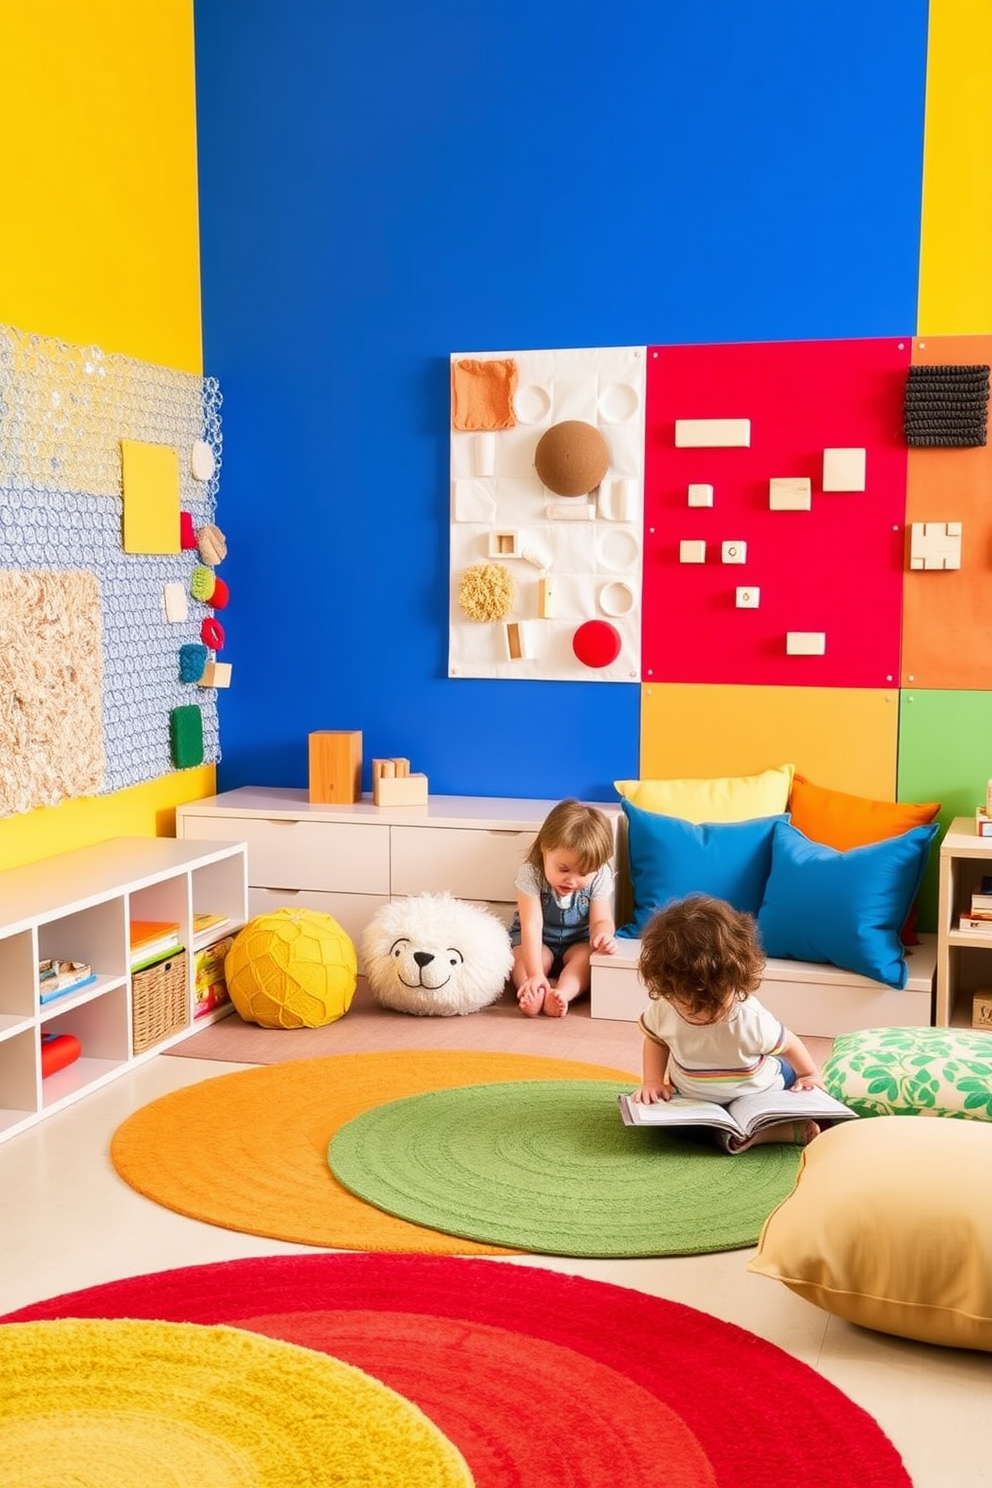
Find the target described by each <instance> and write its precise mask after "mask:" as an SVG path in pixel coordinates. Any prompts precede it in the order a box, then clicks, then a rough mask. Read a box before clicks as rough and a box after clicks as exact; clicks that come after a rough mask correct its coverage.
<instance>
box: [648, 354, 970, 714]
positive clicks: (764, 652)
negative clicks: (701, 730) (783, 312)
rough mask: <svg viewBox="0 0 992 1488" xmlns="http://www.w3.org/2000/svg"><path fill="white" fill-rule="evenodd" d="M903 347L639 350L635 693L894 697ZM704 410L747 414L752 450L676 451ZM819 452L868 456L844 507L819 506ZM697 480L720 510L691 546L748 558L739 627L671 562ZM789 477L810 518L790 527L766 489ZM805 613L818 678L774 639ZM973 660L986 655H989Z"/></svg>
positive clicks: (712, 582) (901, 546) (710, 568)
mask: <svg viewBox="0 0 992 1488" xmlns="http://www.w3.org/2000/svg"><path fill="white" fill-rule="evenodd" d="M911 345H912V343H911V338H910V337H908V336H907V337H903V338H902V339H901V341H900V340H899V339H897V338H896V337H891V338H866V339H864V340H850V341H808V342H766V343H741V344H737V345H723V346H712V345H711V346H659V347H649V348H648V360H647V396H646V402H645V461H646V470H645V483H644V491H645V498H644V500H645V510H644V549H643V572H644V575H645V583H644V588H643V595H642V597H641V622H642V623H641V677H642V679H643V680H644V681H645V682H648V681H651V682H668V683H676V682H679V683H687V684H690V683H691V684H697V685H707V684H713V683H721V684H735V683H739V684H746V685H752V686H755V685H764V686H775V685H778V686H794V685H795V679H796V676H797V674H799V673H800V672H801V671H802V669H803V668H804V667H805V668H806V680H809V673H810V670H815V673H816V680H817V683H818V684H819V685H823V686H832V687H869V688H884V687H887V686H895V685H897V684H898V680H899V657H900V633H901V609H902V589H903V581H904V576H905V572H906V561H907V560H906V537H905V523H906V468H907V458H908V451H907V448H906V444H905V439H904V437H903V432H902V427H903V425H902V411H903V410H902V405H903V396H904V392H905V385H906V372H907V368H908V365H909V359H910V355H911ZM971 360H974V358H971ZM714 390H716V391H714ZM715 396H718V397H719V404H718V406H717V410H716V411H717V412H720V411H721V410H723V409H729V410H730V411H731V412H736V411H737V410H746V411H747V414H748V417H749V419H750V423H751V430H752V433H753V443H752V445H747V446H737V447H734V446H731V447H725V448H719V447H711V448H709V449H708V450H707V451H706V463H705V465H701V464H700V451H699V450H698V449H693V448H690V447H686V448H681V447H679V446H678V445H677V444H676V443H675V441H674V438H673V429H674V426H675V423H676V421H677V420H678V419H681V416H682V413H683V411H690V412H693V413H695V412H696V411H706V410H707V409H710V408H712V407H713V403H714V397H715ZM827 449H831V450H835V449H858V450H864V452H865V459H866V468H867V465H868V464H870V466H871V473H872V476H871V481H870V482H868V483H867V489H866V490H865V491H864V492H863V493H861V494H859V495H858V497H857V505H856V507H855V506H854V505H853V504H852V502H851V501H848V500H843V499H834V498H831V499H829V500H823V499H821V498H820V495H819V491H818V486H819V479H820V471H819V469H818V468H817V469H816V470H815V473H814V470H813V469H812V468H811V460H812V461H813V462H815V463H816V464H817V465H818V463H819V459H820V456H821V454H822V451H824V450H827ZM922 453H933V452H930V451H923V452H922ZM942 453H943V452H942ZM947 453H951V454H954V453H956V452H955V451H950V452H947ZM701 477H702V478H703V479H705V480H706V481H707V482H709V483H712V485H713V488H714V491H716V490H719V493H720V500H719V503H718V507H717V506H715V507H714V509H713V511H712V512H700V513H698V514H697V517H696V519H695V520H694V521H693V529H694V530H693V533H692V535H693V537H694V538H697V539H698V540H700V541H703V540H705V541H707V542H708V543H710V544H714V543H715V544H716V547H717V554H719V553H720V552H721V548H722V543H723V541H724V540H725V539H726V535H727V534H728V533H730V534H732V535H733V539H734V541H735V542H738V543H742V544H746V553H747V577H748V579H749V580H750V581H751V585H752V586H753V587H754V588H758V589H760V590H761V605H760V608H759V609H758V610H756V611H755V612H754V613H753V614H752V615H750V616H749V617H748V621H747V624H746V625H744V624H742V623H741V617H740V614H739V612H738V609H737V606H736V604H735V602H734V588H733V586H728V584H727V568H726V567H725V566H723V565H722V564H721V563H719V562H708V563H705V564H703V565H700V566H695V567H692V566H689V565H687V564H686V563H684V562H681V561H677V560H678V559H679V558H680V553H679V544H680V541H681V540H682V538H683V534H684V533H685V530H686V526H687V522H686V491H687V489H688V486H689V485H690V483H692V482H695V481H698V480H699V479H700V478H701ZM800 477H802V478H803V479H805V478H807V477H810V478H811V480H810V484H811V487H814V486H815V487H817V492H816V500H815V501H811V506H810V508H809V509H807V510H804V511H803V513H802V516H801V518H789V517H787V516H785V515H783V513H782V511H775V510H772V509H771V507H770V505H769V494H770V487H769V481H770V479H773V478H774V479H783V480H784V479H786V478H788V479H790V480H791V479H799V478H800ZM803 499H805V490H804V491H803ZM717 510H718V511H719V519H720V520H719V527H718V528H715V527H714V525H713V523H714V521H715V518H716V515H717ZM990 511H992V501H990ZM934 515H935V516H939V517H943V516H944V511H943V510H941V511H939V512H936V513H935V514H934ZM947 515H948V516H951V517H954V516H961V517H962V518H964V514H963V513H954V512H950V513H948V514H947ZM697 522H698V525H697ZM969 545H970V543H969ZM987 551H992V541H990V543H989V546H988V549H987ZM714 556H716V555H714ZM841 576H842V577H843V582H840V578H841ZM947 587H950V586H947ZM852 594H856V595H857V596H858V603H856V604H855V603H852V602H851V598H850V596H851V595H852ZM811 600H812V601H813V603H814V609H813V613H814V614H815V616H816V623H817V625H818V627H819V629H820V630H822V631H824V632H827V633H829V637H830V645H829V647H828V648H827V651H826V653H825V655H823V656H822V657H820V658H818V659H817V660H816V661H815V662H814V661H812V660H809V661H805V662H804V661H803V660H801V659H799V658H794V657H790V656H788V655H787V654H786V650H785V646H784V644H783V637H784V636H785V634H786V632H787V631H790V630H793V629H795V628H796V625H797V617H802V616H804V615H807V614H809V612H810V606H811ZM988 608H989V613H990V617H992V605H990V606H989V607H988ZM798 623H802V621H801V618H800V619H799V620H798ZM984 654H985V655H986V656H988V655H990V654H992V643H990V644H989V645H988V646H987V647H986V649H985V653H984ZM986 685H987V684H986Z"/></svg>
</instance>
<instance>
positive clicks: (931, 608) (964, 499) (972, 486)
mask: <svg viewBox="0 0 992 1488" xmlns="http://www.w3.org/2000/svg"><path fill="white" fill-rule="evenodd" d="M965 363H992V336H926V337H923V338H921V339H918V340H916V341H914V343H913V365H914V366H924V365H927V366H946V365H948V364H962V365H963V364H965ZM913 522H960V523H961V526H962V534H961V567H960V568H959V569H933V570H931V569H925V570H918V569H911V568H910V567H909V541H910V531H909V529H910V526H911V524H912V523H913ZM902 685H903V687H924V688H945V689H950V690H957V691H968V690H972V689H987V688H990V687H992V445H984V446H982V447H980V448H977V449H941V448H926V449H915V448H914V449H910V451H909V470H908V474H907V488H906V569H905V574H904V577H903V633H902Z"/></svg>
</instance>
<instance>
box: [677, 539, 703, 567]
mask: <svg viewBox="0 0 992 1488" xmlns="http://www.w3.org/2000/svg"><path fill="white" fill-rule="evenodd" d="M679 562H680V563H705V562H706V544H705V543H704V542H700V541H698V539H696V538H694V537H684V538H683V539H682V541H681V542H680V543H679Z"/></svg>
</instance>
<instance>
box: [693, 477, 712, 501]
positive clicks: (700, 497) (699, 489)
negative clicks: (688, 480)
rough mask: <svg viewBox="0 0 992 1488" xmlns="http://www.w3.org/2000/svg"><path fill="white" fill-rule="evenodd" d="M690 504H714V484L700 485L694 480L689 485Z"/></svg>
mask: <svg viewBox="0 0 992 1488" xmlns="http://www.w3.org/2000/svg"><path fill="white" fill-rule="evenodd" d="M689 505H690V506H712V505H713V487H712V486H705V485H700V484H698V483H696V482H694V483H693V484H692V485H690V487H689Z"/></svg>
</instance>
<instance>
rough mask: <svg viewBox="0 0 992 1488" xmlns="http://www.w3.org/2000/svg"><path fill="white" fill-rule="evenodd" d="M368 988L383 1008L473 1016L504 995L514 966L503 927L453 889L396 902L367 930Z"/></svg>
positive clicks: (364, 954) (364, 938)
mask: <svg viewBox="0 0 992 1488" xmlns="http://www.w3.org/2000/svg"><path fill="white" fill-rule="evenodd" d="M361 940H362V960H363V964H364V969H365V975H366V978H367V980H368V984H369V988H370V990H371V992H372V995H373V997H374V998H375V1000H376V1002H378V1003H379V1005H380V1006H381V1007H388V1008H392V1009H394V1010H395V1011H396V1012H401V1013H414V1014H417V1015H419V1016H441V1017H450V1016H452V1015H453V1014H464V1013H475V1012H478V1011H479V1010H480V1008H484V1007H488V1006H489V1004H490V1003H493V1002H495V1001H496V1000H497V998H498V997H499V996H500V995H501V994H502V991H503V988H504V986H505V985H506V979H507V977H508V976H509V974H510V968H511V967H512V965H513V952H512V950H511V949H510V938H509V935H508V933H507V930H506V927H505V926H504V925H503V924H502V923H501V921H500V920H498V919H497V918H496V916H495V915H494V914H491V913H490V911H489V910H487V909H481V908H479V906H478V905H475V904H469V903H467V902H466V901H464V900H462V899H455V898H453V897H452V896H451V895H450V894H417V895H414V896H412V897H410V898H408V899H394V900H393V901H392V902H391V903H389V904H384V905H383V906H382V907H381V909H379V910H377V911H376V913H375V915H374V916H373V917H372V920H371V921H370V923H369V924H368V925H367V926H366V928H365V930H364V932H363V934H362V938H361Z"/></svg>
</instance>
